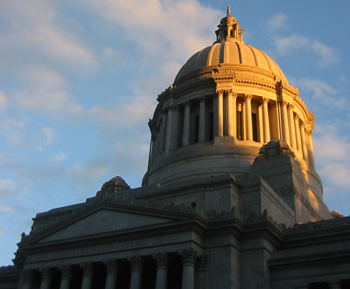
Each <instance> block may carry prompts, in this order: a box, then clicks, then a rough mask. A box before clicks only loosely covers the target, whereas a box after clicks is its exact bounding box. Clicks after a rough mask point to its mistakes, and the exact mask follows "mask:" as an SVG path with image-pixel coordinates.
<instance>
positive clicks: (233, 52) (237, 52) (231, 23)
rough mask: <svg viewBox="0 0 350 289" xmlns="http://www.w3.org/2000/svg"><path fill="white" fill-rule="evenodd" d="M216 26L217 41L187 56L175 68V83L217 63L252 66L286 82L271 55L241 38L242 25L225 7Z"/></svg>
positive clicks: (241, 66)
mask: <svg viewBox="0 0 350 289" xmlns="http://www.w3.org/2000/svg"><path fill="white" fill-rule="evenodd" d="M218 28H219V29H218V30H217V31H216V35H217V41H216V42H214V44H213V45H212V46H208V47H206V48H204V49H202V50H201V51H198V52H197V53H195V54H194V55H193V56H192V57H190V59H189V60H188V61H187V62H186V63H185V65H184V66H182V68H181V69H180V71H179V72H178V74H177V76H176V78H175V81H174V84H175V85H176V84H178V83H180V82H182V81H186V80H187V79H191V78H192V77H193V76H198V74H202V73H203V72H204V73H205V71H203V69H205V68H209V69H213V68H214V67H215V66H220V65H230V68H236V69H244V67H246V68H248V69H250V70H251V69H252V68H253V69H254V68H256V69H257V70H261V71H262V72H267V73H268V74H270V75H271V74H272V75H273V76H274V77H275V78H276V80H278V81H279V80H283V82H285V83H288V81H287V78H286V76H285V75H284V73H283V72H282V70H281V69H280V68H279V66H278V65H277V63H276V62H275V61H274V60H273V59H272V58H271V57H269V56H268V55H267V54H266V53H265V52H263V51H261V50H260V49H257V48H255V47H253V46H250V45H248V44H246V43H245V42H244V41H243V40H242V33H243V29H240V28H239V24H238V22H237V20H236V18H234V17H232V16H231V12H230V8H229V7H228V9H227V15H226V17H224V18H223V19H222V20H221V22H220V24H219V25H218ZM257 72H258V71H257Z"/></svg>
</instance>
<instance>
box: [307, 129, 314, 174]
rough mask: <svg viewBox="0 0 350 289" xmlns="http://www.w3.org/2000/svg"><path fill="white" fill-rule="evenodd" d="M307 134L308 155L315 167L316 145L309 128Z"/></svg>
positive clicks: (310, 164)
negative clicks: (313, 142) (314, 145)
mask: <svg viewBox="0 0 350 289" xmlns="http://www.w3.org/2000/svg"><path fill="white" fill-rule="evenodd" d="M306 136H307V155H308V161H309V166H310V167H312V168H315V159H314V147H313V144H312V131H311V130H307V131H306Z"/></svg>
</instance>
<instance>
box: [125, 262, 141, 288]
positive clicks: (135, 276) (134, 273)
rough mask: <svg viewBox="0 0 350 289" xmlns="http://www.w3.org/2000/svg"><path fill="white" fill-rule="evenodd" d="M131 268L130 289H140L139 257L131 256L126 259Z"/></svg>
mask: <svg viewBox="0 0 350 289" xmlns="http://www.w3.org/2000/svg"><path fill="white" fill-rule="evenodd" d="M128 261H129V263H130V266H131V281H130V289H140V288H141V274H142V260H141V256H133V257H131V258H129V259H128Z"/></svg>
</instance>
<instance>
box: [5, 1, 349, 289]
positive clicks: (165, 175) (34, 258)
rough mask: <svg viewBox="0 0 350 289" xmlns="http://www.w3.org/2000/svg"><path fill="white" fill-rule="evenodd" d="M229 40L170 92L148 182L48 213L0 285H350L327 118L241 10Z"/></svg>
mask: <svg viewBox="0 0 350 289" xmlns="http://www.w3.org/2000/svg"><path fill="white" fill-rule="evenodd" d="M213 30H214V29H213ZM215 34H216V39H213V40H215V42H214V43H213V44H212V45H210V46H208V47H206V48H204V49H202V50H200V51H198V52H197V53H195V54H194V55H193V56H192V57H190V58H189V59H188V61H187V62H186V63H185V64H184V65H183V66H182V68H181V69H180V71H179V72H178V74H177V75H176V77H175V80H174V82H173V84H171V85H170V86H169V87H168V88H166V89H165V90H164V91H163V92H161V93H160V94H159V95H158V98H157V100H158V105H157V107H156V108H155V111H154V114H153V116H152V118H151V119H150V120H149V123H148V125H149V128H150V133H151V144H150V150H149V151H150V152H149V161H148V167H147V172H146V173H145V175H144V177H143V180H142V186H141V187H140V188H130V187H129V185H128V184H127V180H124V179H123V178H122V177H119V176H118V177H115V178H112V179H111V180H110V181H107V182H106V183H104V184H103V186H102V188H101V190H100V191H98V192H97V193H94V192H91V197H90V198H88V199H87V200H86V202H85V203H80V204H74V205H71V206H67V207H62V208H56V209H52V210H50V211H47V212H42V213H38V214H37V215H36V217H35V218H34V219H33V220H34V222H33V225H32V228H31V231H30V233H29V234H28V235H25V234H22V239H21V240H20V242H19V243H18V250H17V252H16V253H15V259H14V260H13V262H14V266H8V267H2V268H1V269H0V288H8V289H9V288H11V289H15V288H23V289H80V288H81V289H129V288H130V289H257V288H259V289H260V288H266V289H296V288H298V289H327V288H329V289H345V288H350V217H343V216H342V215H341V214H339V213H337V212H332V213H330V212H329V210H328V208H327V206H326V204H325V203H324V202H323V188H322V181H321V179H320V177H319V175H318V174H317V172H316V170H315V161H314V151H313V144H312V132H313V128H314V123H315V117H314V115H313V113H311V112H310V111H309V110H308V108H307V107H306V106H305V104H304V102H303V100H302V96H300V95H299V91H298V89H297V88H295V87H293V86H292V85H290V84H289V82H288V79H287V78H286V76H285V75H284V73H283V71H282V70H281V69H280V67H279V66H278V64H277V63H276V62H275V61H274V60H273V59H272V58H271V57H269V56H268V55H267V54H266V53H265V52H263V51H261V50H260V49H258V48H255V47H252V46H250V45H249V44H247V43H245V42H244V40H243V39H244V37H243V29H242V28H241V27H240V25H239V23H238V21H237V20H236V18H234V17H232V16H231V13H230V9H229V8H228V10H227V15H226V16H225V17H224V18H223V19H222V20H221V21H220V24H219V25H218V29H217V30H216V31H215Z"/></svg>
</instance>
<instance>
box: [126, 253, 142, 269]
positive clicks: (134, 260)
mask: <svg viewBox="0 0 350 289" xmlns="http://www.w3.org/2000/svg"><path fill="white" fill-rule="evenodd" d="M128 261H129V263H130V266H131V270H132V271H141V270H142V259H141V256H132V257H130V258H128Z"/></svg>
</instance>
